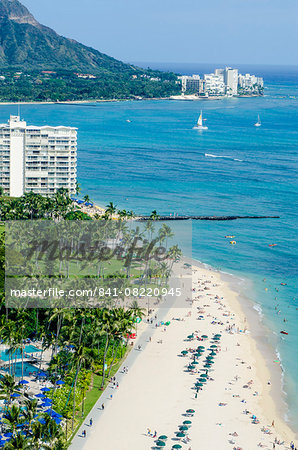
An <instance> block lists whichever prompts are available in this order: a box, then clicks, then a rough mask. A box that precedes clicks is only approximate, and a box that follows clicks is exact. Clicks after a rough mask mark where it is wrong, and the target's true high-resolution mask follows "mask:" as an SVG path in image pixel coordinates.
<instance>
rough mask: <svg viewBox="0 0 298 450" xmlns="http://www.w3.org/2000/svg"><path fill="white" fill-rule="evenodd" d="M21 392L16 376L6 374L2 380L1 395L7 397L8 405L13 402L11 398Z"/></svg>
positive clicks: (0, 382) (0, 381) (0, 379)
mask: <svg viewBox="0 0 298 450" xmlns="http://www.w3.org/2000/svg"><path fill="white" fill-rule="evenodd" d="M18 392H19V385H18V384H17V383H16V381H15V378H14V376H12V375H10V374H9V373H6V374H5V375H4V376H3V377H2V378H0V394H2V395H5V396H6V400H7V402H8V404H10V402H11V396H12V394H14V393H18Z"/></svg>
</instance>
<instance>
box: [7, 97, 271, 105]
mask: <svg viewBox="0 0 298 450" xmlns="http://www.w3.org/2000/svg"><path fill="white" fill-rule="evenodd" d="M259 97H264V96H263V95H235V96H225V95H220V96H211V97H197V96H195V95H189V96H187V95H185V96H184V95H171V96H170V97H152V98H147V97H144V98H111V99H89V100H65V101H61V102H60V101H59V102H55V101H41V102H38V101H31V102H30V101H28V102H0V106H14V105H74V106H75V105H84V104H88V103H113V102H114V103H118V102H140V101H151V100H154V101H156V100H171V101H175V100H176V101H177V100H178V101H201V100H226V99H237V98H259Z"/></svg>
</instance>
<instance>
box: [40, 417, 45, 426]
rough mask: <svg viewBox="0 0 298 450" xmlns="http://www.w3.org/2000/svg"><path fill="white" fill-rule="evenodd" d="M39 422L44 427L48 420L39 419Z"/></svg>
mask: <svg viewBox="0 0 298 450" xmlns="http://www.w3.org/2000/svg"><path fill="white" fill-rule="evenodd" d="M38 422H39V423H41V424H42V425H44V424H45V423H46V420H45V419H44V418H43V417H41V418H40V419H38Z"/></svg>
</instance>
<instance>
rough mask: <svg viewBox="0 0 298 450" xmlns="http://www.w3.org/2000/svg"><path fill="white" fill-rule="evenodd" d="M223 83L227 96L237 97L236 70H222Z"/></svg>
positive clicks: (229, 68)
mask: <svg viewBox="0 0 298 450" xmlns="http://www.w3.org/2000/svg"><path fill="white" fill-rule="evenodd" d="M224 82H225V85H226V93H227V94H228V95H237V92H238V69H231V67H226V68H225V70H224Z"/></svg>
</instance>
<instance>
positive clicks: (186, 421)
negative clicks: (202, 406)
mask: <svg viewBox="0 0 298 450" xmlns="http://www.w3.org/2000/svg"><path fill="white" fill-rule="evenodd" d="M183 423H184V424H185V425H190V424H191V423H192V421H191V420H184V422H183Z"/></svg>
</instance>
